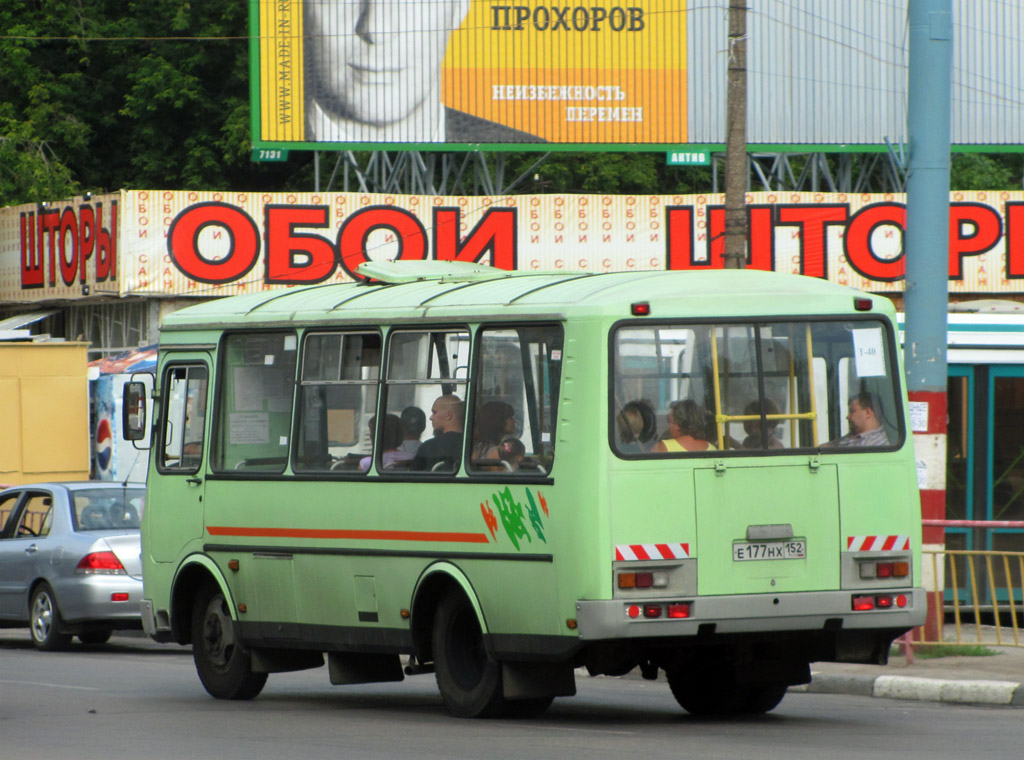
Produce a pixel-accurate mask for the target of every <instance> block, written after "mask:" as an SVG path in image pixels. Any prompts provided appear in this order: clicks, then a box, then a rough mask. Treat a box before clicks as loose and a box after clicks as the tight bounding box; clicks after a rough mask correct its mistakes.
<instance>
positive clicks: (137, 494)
mask: <svg viewBox="0 0 1024 760" xmlns="http://www.w3.org/2000/svg"><path fill="white" fill-rule="evenodd" d="M72 500H73V503H74V511H73V517H74V522H75V530H118V529H122V528H127V529H135V530H138V528H139V518H140V517H141V516H142V511H143V508H144V506H145V503H146V492H145V490H144V489H142V488H90V489H88V490H83V491H76V492H74V493H73V494H72Z"/></svg>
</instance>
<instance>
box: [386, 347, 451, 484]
mask: <svg viewBox="0 0 1024 760" xmlns="http://www.w3.org/2000/svg"><path fill="white" fill-rule="evenodd" d="M468 366H469V331H468V330H466V329H464V328H455V327H453V328H445V329H437V330H395V331H393V332H392V333H391V336H390V340H389V342H388V359H387V376H386V378H385V386H384V391H385V398H384V403H383V409H384V412H385V414H387V415H389V416H392V415H393V416H394V417H397V418H398V419H399V423H400V424H401V420H402V418H403V415H404V416H405V418H406V420H407V422H410V423H412V424H410V425H407V428H410V429H415V428H416V427H418V426H419V424H420V423H419V421H418V420H419V417H420V415H419V414H417V410H418V411H419V412H422V415H423V417H424V418H425V427H426V430H425V432H424V433H422V435H423V440H421V441H420V443H419V445H418V446H417V445H415V442H414V441H412V440H409V442H408V443H406V442H405V440H403V441H402V442H401V444H400V445H399V447H398V448H397V449H395V450H393V451H388V450H384V451H378V452H375V454H374V455H375V457H376V464H377V469H378V470H386V471H388V473H391V472H395V473H400V474H405V473H410V474H419V475H421V476H430V475H437V474H446V475H452V474H454V473H456V472H458V470H459V465H460V464H461V463H462V445H463V436H464V427H465V421H466V403H465V402H466V388H467V385H468V380H469V378H468V377H467V372H466V368H467V367H468ZM401 437H402V438H403V439H406V434H405V433H403V434H402V436H401ZM412 449H415V451H414V452H413V451H411V450H412Z"/></svg>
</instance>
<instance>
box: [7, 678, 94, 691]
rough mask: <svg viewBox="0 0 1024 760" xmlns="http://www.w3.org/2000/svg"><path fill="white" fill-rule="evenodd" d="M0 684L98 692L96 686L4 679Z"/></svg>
mask: <svg viewBox="0 0 1024 760" xmlns="http://www.w3.org/2000/svg"><path fill="white" fill-rule="evenodd" d="M0 683H13V684H17V685H18V686H49V687H51V688H54V689H77V690H79V691H99V690H100V689H99V687H98V686H68V685H67V684H63V683H44V682H42V681H9V680H7V679H6V678H0Z"/></svg>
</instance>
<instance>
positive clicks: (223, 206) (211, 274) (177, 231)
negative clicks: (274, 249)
mask: <svg viewBox="0 0 1024 760" xmlns="http://www.w3.org/2000/svg"><path fill="white" fill-rule="evenodd" d="M210 226H216V227H221V228H223V229H224V230H226V231H227V233H228V235H229V236H230V238H231V246H230V250H229V252H228V255H227V256H224V257H223V258H221V259H219V260H214V259H212V258H209V257H206V256H203V254H202V253H201V252H200V251H199V234H200V233H201V232H202V231H203V230H204V229H206V228H207V227H210ZM167 252H168V253H169V254H170V257H171V263H173V264H174V266H175V267H177V268H178V271H180V272H181V273H182V274H183V275H185V276H186V277H189V278H191V279H193V280H197V281H199V282H208V283H214V284H224V283H228V282H234V281H235V280H237V279H239V278H241V277H244V276H245V275H246V274H248V273H249V271H250V270H251V269H252V268H253V267H254V266H255V265H256V261H257V259H258V258H259V255H260V232H259V229H258V228H257V227H256V222H254V221H253V220H252V217H250V216H249V215H248V214H246V213H245V212H244V211H242V210H241V209H239V208H237V207H236V206H231V205H228V204H227V203H218V202H209V203H197V204H195V205H194V206H189V207H188V208H187V209H185V210H184V211H182V212H181V214H179V215H178V217H177V218H176V219H175V220H174V221H173V222H172V223H171V227H170V229H169V230H168V231H167Z"/></svg>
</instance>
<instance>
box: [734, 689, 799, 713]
mask: <svg viewBox="0 0 1024 760" xmlns="http://www.w3.org/2000/svg"><path fill="white" fill-rule="evenodd" d="M788 688H789V687H788V686H786V685H785V684H774V683H773V684H768V685H766V686H751V687H749V688H748V689H747V701H746V702H745V703H744V704H743V712H745V713H747V714H748V715H761V714H762V713H766V712H771V711H772V710H774V709H775V708H776V707H778V706H779V702H781V701H782V698H783V697H784V696H786V690H787V689H788Z"/></svg>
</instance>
